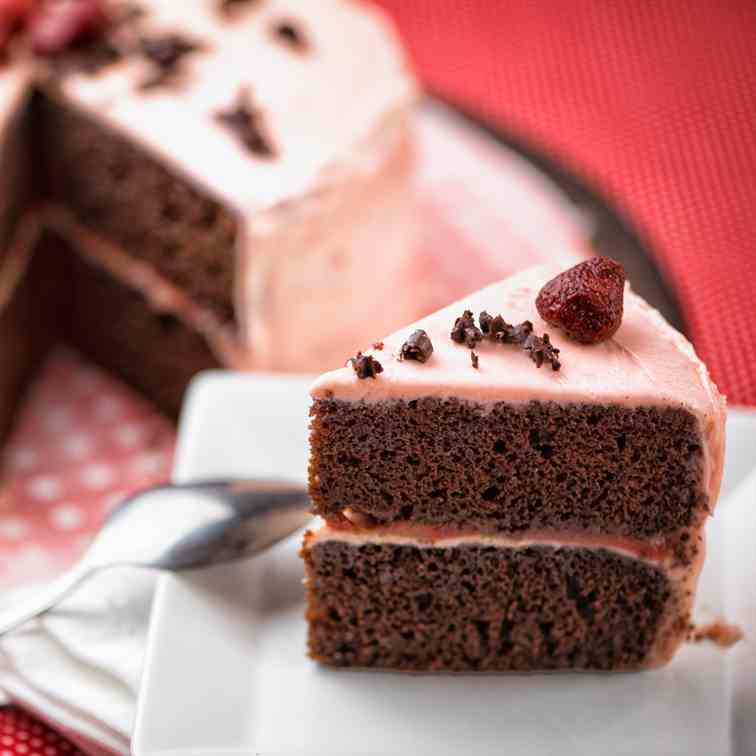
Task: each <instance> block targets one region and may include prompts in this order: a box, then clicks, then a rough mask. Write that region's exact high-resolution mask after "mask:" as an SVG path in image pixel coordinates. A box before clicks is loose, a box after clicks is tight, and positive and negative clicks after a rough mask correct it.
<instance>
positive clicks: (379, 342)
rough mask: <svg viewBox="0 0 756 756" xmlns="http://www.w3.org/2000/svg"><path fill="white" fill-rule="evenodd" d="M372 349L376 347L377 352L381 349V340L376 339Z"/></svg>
mask: <svg viewBox="0 0 756 756" xmlns="http://www.w3.org/2000/svg"><path fill="white" fill-rule="evenodd" d="M373 349H377V350H378V351H379V352H381V351H383V342H382V341H376V342H375V344H373Z"/></svg>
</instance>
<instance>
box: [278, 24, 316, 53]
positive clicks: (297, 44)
mask: <svg viewBox="0 0 756 756" xmlns="http://www.w3.org/2000/svg"><path fill="white" fill-rule="evenodd" d="M273 33H274V34H275V36H276V39H278V40H279V41H280V42H283V43H284V44H285V45H288V46H289V47H290V48H291V49H292V50H296V51H297V52H306V51H307V49H308V48H309V46H310V45H309V43H308V41H307V37H306V36H305V35H304V33H303V32H302V30H301V29H300V28H299V26H297V25H296V24H295V23H294V22H293V21H281V22H280V23H278V24H276V25H275V26H274V27H273Z"/></svg>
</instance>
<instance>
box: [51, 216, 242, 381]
mask: <svg viewBox="0 0 756 756" xmlns="http://www.w3.org/2000/svg"><path fill="white" fill-rule="evenodd" d="M41 216H42V219H43V220H44V222H45V223H46V224H47V225H48V226H49V227H50V228H52V229H54V230H55V231H57V232H58V233H60V234H61V235H62V236H63V237H64V238H65V239H67V240H68V241H70V242H72V243H73V244H74V245H75V247H76V254H80V255H81V256H82V257H84V258H85V259H87V260H89V261H90V262H92V263H94V264H95V265H97V266H100V267H102V268H104V269H105V270H107V271H109V272H110V274H111V275H113V276H114V277H115V278H117V279H118V280H120V281H122V282H124V283H126V284H128V285H129V286H131V287H132V288H133V289H135V290H136V291H138V292H140V294H141V295H142V296H143V297H144V298H145V299H146V300H147V302H149V304H150V306H151V308H152V309H153V310H154V311H155V312H159V313H170V314H171V315H173V316H175V317H176V318H178V319H180V320H182V321H183V322H184V323H185V324H187V325H188V326H190V327H192V328H193V329H195V330H196V331H197V332H198V333H200V334H202V336H203V337H204V338H205V340H206V341H207V343H208V346H209V347H210V348H211V350H212V351H213V352H214V354H215V356H216V357H217V358H218V360H219V361H220V362H221V364H223V365H225V366H226V367H229V368H234V369H240V368H241V367H243V366H244V364H245V362H246V359H247V357H246V350H245V349H243V348H242V346H241V345H240V344H239V343H238V341H237V339H236V338H235V335H234V332H233V329H232V327H231V326H228V325H225V324H223V323H221V322H220V321H219V320H218V318H217V317H216V316H215V315H214V314H213V313H212V312H210V311H209V310H207V309H204V308H202V307H200V306H199V305H197V304H195V303H194V302H193V301H192V300H191V298H190V297H189V296H187V294H186V293H185V292H183V291H182V290H181V289H180V288H178V287H177V286H175V285H174V284H172V283H170V282H169V281H168V280H166V279H165V278H163V277H162V276H160V275H159V274H158V273H157V272H156V271H155V270H154V268H152V266H150V265H148V264H147V263H144V262H141V261H140V260H137V259H136V258H134V257H131V256H130V255H128V254H127V253H126V252H124V251H123V250H121V249H119V248H118V247H117V246H115V245H114V244H111V243H110V242H108V241H106V240H105V239H103V238H101V237H100V236H98V235H97V234H94V233H93V232H92V231H90V230H89V229H88V228H86V227H85V226H84V225H82V224H81V223H79V222H78V221H77V220H76V218H75V216H74V215H73V214H72V213H71V212H69V211H68V210H66V209H65V208H63V207H60V206H58V205H53V204H49V203H48V204H47V205H45V206H44V207H43V208H42V209H41Z"/></svg>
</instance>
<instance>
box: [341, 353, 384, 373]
mask: <svg viewBox="0 0 756 756" xmlns="http://www.w3.org/2000/svg"><path fill="white" fill-rule="evenodd" d="M349 363H350V364H351V365H352V369H353V370H354V372H355V373H356V374H357V377H358V378H359V379H361V380H362V379H363V378H375V377H376V376H377V375H378V373H382V372H383V365H381V363H380V362H378V360H376V359H375V357H371V356H370V355H369V354H363V353H362V352H357V355H356V356H355V357H352V358H351V359H350V360H349Z"/></svg>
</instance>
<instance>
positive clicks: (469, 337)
mask: <svg viewBox="0 0 756 756" xmlns="http://www.w3.org/2000/svg"><path fill="white" fill-rule="evenodd" d="M478 322H479V323H480V328H477V327H476V326H475V319H474V318H473V314H472V312H470V310H465V311H464V313H463V314H462V317H459V318H457V319H456V321H455V322H454V328H453V329H452V332H451V337H452V339H453V340H454V341H456V342H457V343H458V344H465V345H466V346H468V347H469V348H470V349H473V348H474V347H475V344H476V343H477V342H479V341H482V340H483V339H484V338H486V339H488V340H489V341H494V342H496V343H497V344H516V345H518V346H521V347H522V348H523V349H524V350H525V351H526V352H527V353H528V355H529V356H530V358H531V359H532V360H533V362H535V364H536V366H537V367H541V365H543V363H544V362H548V363H549V364H550V365H551V367H552V369H553V370H559V368H560V367H561V366H562V365H561V363H560V362H559V359H558V356H559V350H558V349H557V348H556V347H555V346H554V345H553V344H552V343H551V341H550V339H549V334H548V333H544V334H543V337H540V336H537V335H536V334H534V333H533V324H532V323H531V322H530V321H529V320H523V321H522V323H520V324H519V325H511V324H510V323H507V321H506V320H504V318H503V317H502V316H501V315H496V316H493V315H490V314H489V313H487V312H486V311H485V310H483V312H481V313H480V315H479V316H478ZM471 359H472V357H471ZM472 361H473V367H475V368H477V367H478V357H477V355H475V358H474V359H473V360H472Z"/></svg>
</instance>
